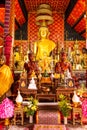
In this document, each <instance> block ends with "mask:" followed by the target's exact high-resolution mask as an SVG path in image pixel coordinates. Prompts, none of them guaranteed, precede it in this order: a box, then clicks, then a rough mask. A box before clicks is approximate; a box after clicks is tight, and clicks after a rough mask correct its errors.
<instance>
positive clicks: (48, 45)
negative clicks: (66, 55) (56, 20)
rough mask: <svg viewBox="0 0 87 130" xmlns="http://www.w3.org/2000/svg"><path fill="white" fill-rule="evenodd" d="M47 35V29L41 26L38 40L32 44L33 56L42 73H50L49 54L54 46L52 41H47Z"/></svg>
mask: <svg viewBox="0 0 87 130" xmlns="http://www.w3.org/2000/svg"><path fill="white" fill-rule="evenodd" d="M48 35H49V30H48V28H47V27H46V26H41V27H40V29H39V36H40V39H39V40H38V41H37V42H35V43H34V54H35V56H36V60H37V61H38V62H39V66H40V67H41V71H42V72H44V71H45V70H46V71H47V72H49V71H50V62H51V61H52V58H51V56H50V54H51V52H52V51H53V50H54V48H55V46H56V45H55V43H54V42H53V41H52V40H50V39H48Z"/></svg>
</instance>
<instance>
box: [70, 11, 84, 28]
mask: <svg viewBox="0 0 87 130" xmlns="http://www.w3.org/2000/svg"><path fill="white" fill-rule="evenodd" d="M85 13H86V12H83V14H82V15H81V16H80V17H79V18H78V19H77V21H76V22H75V23H74V25H73V26H72V28H74V27H75V26H76V25H77V24H78V23H79V22H80V21H81V19H82V18H83V17H84V15H85Z"/></svg>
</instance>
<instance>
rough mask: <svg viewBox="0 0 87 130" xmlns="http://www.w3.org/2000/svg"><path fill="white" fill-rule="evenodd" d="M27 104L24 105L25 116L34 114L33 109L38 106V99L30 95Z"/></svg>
mask: <svg viewBox="0 0 87 130" xmlns="http://www.w3.org/2000/svg"><path fill="white" fill-rule="evenodd" d="M28 101H29V102H28V105H27V106H25V107H24V112H25V113H26V115H27V116H30V115H34V113H35V111H36V110H37V108H38V100H37V99H35V98H33V97H32V96H31V97H30V98H28Z"/></svg>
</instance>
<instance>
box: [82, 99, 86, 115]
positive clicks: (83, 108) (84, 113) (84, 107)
mask: <svg viewBox="0 0 87 130" xmlns="http://www.w3.org/2000/svg"><path fill="white" fill-rule="evenodd" d="M82 114H83V116H84V117H87V99H85V100H84V101H83V102H82Z"/></svg>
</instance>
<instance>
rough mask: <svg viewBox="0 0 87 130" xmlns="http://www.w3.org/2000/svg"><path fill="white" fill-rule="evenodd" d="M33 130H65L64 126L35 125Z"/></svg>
mask: <svg viewBox="0 0 87 130" xmlns="http://www.w3.org/2000/svg"><path fill="white" fill-rule="evenodd" d="M34 130H66V126H65V125H46V124H35V125H34Z"/></svg>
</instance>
